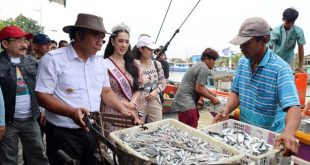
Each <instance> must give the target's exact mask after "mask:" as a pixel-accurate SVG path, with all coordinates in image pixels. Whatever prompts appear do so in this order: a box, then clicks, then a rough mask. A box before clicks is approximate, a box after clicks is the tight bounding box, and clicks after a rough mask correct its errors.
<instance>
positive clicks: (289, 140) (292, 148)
mask: <svg viewBox="0 0 310 165" xmlns="http://www.w3.org/2000/svg"><path fill="white" fill-rule="evenodd" d="M281 144H284V152H283V156H291V155H294V154H296V153H297V152H298V148H299V141H298V139H296V138H295V135H293V134H292V133H289V132H286V131H284V132H283V133H282V134H281V135H280V136H278V137H277V138H276V141H275V144H274V147H275V148H279V147H280V145H281Z"/></svg>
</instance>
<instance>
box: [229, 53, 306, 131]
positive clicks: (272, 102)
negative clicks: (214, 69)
mask: <svg viewBox="0 0 310 165" xmlns="http://www.w3.org/2000/svg"><path fill="white" fill-rule="evenodd" d="M232 91H233V92H235V93H237V94H238V95H239V101H240V121H243V122H246V123H250V124H252V125H256V126H259V127H262V128H265V129H268V130H271V131H275V132H282V131H283V129H284V127H285V115H286V112H285V111H284V110H285V109H286V108H289V107H291V106H299V105H300V103H299V98H298V94H297V90H296V87H295V82H294V77H293V73H292V71H291V69H290V66H289V65H288V63H286V62H285V61H283V60H282V59H281V58H280V57H279V56H277V55H276V54H274V53H273V52H271V50H270V49H268V50H267V51H266V53H265V55H264V58H263V59H262V61H261V62H260V64H259V66H258V67H257V69H256V70H255V71H254V72H253V73H252V70H251V66H250V60H248V59H246V58H244V57H242V58H241V59H240V60H239V64H238V68H237V74H236V75H235V78H234V81H233V85H232Z"/></svg>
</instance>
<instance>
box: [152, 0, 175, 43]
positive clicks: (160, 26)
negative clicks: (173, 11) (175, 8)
mask: <svg viewBox="0 0 310 165" xmlns="http://www.w3.org/2000/svg"><path fill="white" fill-rule="evenodd" d="M171 3H172V0H170V3H169V6H168V9H167V11H166V14H165V17H164V19H163V22H162V23H161V25H160V28H159V31H158V34H157V37H156V40H155V44H156V42H157V39H158V37H159V34H160V32H161V29H162V27H163V25H164V22H165V20H166V17H167V14H168V11H169V9H170V6H171Z"/></svg>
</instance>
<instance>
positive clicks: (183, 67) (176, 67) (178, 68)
mask: <svg viewBox="0 0 310 165" xmlns="http://www.w3.org/2000/svg"><path fill="white" fill-rule="evenodd" d="M191 66H192V64H191V63H169V71H175V72H186V71H187V70H188V69H189V68H190V67H191Z"/></svg>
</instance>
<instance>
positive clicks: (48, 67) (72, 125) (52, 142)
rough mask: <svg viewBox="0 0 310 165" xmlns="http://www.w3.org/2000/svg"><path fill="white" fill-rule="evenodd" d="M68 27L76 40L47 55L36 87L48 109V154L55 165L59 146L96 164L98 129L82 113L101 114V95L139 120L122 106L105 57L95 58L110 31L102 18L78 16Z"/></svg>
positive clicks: (41, 66) (86, 161)
mask: <svg viewBox="0 0 310 165" xmlns="http://www.w3.org/2000/svg"><path fill="white" fill-rule="evenodd" d="M63 30H64V32H66V33H69V35H70V39H71V40H72V42H71V44H69V45H68V46H67V47H64V48H60V49H56V50H53V51H50V52H48V53H47V54H46V55H44V56H43V58H42V59H41V61H40V64H39V72H38V75H37V86H36V89H35V90H36V91H37V98H38V101H39V104H40V105H41V106H42V107H44V108H45V109H46V119H47V124H46V141H47V155H48V158H49V160H50V163H51V164H52V165H53V164H58V163H59V162H58V159H57V156H56V152H57V151H58V150H60V149H61V150H63V151H64V152H65V153H67V154H68V155H69V156H70V157H72V158H73V159H76V160H77V161H78V162H79V163H80V164H81V165H82V164H95V163H96V160H95V158H94V152H95V147H96V140H95V133H94V132H93V131H88V129H87V126H86V123H85V122H84V121H83V120H82V117H83V113H86V114H87V115H89V113H90V112H95V111H96V112H98V111H99V109H100V101H101V99H102V100H103V101H104V102H105V103H106V104H108V105H109V106H111V107H113V108H115V109H117V110H119V111H120V113H122V114H125V115H128V116H132V117H133V118H134V119H135V122H137V123H140V122H139V120H138V119H137V116H136V115H135V113H134V112H133V111H131V110H129V109H128V108H127V107H125V106H124V105H123V104H119V100H117V97H116V95H115V93H114V92H113V91H112V89H111V88H110V83H109V78H108V75H107V69H106V67H105V65H104V62H103V58H100V57H97V56H95V54H96V53H97V51H99V50H100V49H101V47H102V44H103V43H104V42H103V41H104V40H103V39H104V37H105V33H106V30H105V28H104V26H103V21H102V18H101V17H98V16H95V15H90V14H79V15H78V17H77V20H76V23H75V25H72V26H66V27H64V28H63Z"/></svg>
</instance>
